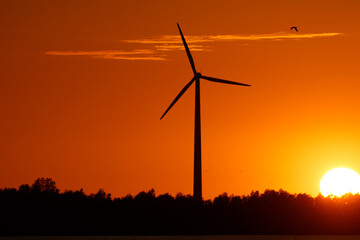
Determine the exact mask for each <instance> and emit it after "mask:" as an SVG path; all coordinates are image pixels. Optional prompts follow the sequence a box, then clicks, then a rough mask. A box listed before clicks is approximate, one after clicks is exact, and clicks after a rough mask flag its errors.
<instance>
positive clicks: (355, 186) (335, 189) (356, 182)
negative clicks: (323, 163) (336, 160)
mask: <svg viewBox="0 0 360 240" xmlns="http://www.w3.org/2000/svg"><path fill="white" fill-rule="evenodd" d="M320 191H321V194H322V195H324V196H325V197H327V196H329V195H335V196H338V197H340V196H342V195H344V194H346V193H353V194H355V193H359V192H360V176H359V174H357V173H356V172H355V171H354V170H351V169H348V168H334V169H332V170H330V171H328V172H327V173H326V174H325V175H324V176H323V178H322V179H321V182H320Z"/></svg>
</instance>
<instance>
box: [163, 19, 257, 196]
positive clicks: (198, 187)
mask: <svg viewBox="0 0 360 240" xmlns="http://www.w3.org/2000/svg"><path fill="white" fill-rule="evenodd" d="M177 26H178V29H179V32H180V35H181V39H182V42H183V44H184V47H185V50H186V54H187V56H188V58H189V62H190V65H191V68H192V70H193V72H194V77H193V78H192V79H191V80H190V82H188V84H186V85H185V87H184V88H183V89H182V90H181V91H180V93H179V94H178V95H177V96H176V98H175V99H174V101H172V103H171V104H170V106H169V107H168V108H167V109H166V111H165V112H164V114H163V115H162V116H161V118H160V120H161V119H162V118H163V117H164V116H165V115H166V113H167V112H168V111H169V110H170V109H171V108H172V106H174V104H175V103H176V102H177V101H178V100H179V98H180V97H181V96H182V95H183V94H184V93H185V92H186V90H187V89H188V88H189V87H190V86H191V84H193V82H195V138H194V192H193V194H194V195H193V196H194V198H195V199H196V200H202V184H201V126H200V79H205V80H208V81H212V82H218V83H227V84H233V85H240V86H248V87H250V85H248V84H244V83H238V82H232V81H228V80H223V79H219V78H213V77H208V76H204V75H201V73H199V72H197V71H196V69H195V64H194V60H193V58H192V56H191V53H190V50H189V47H188V45H187V43H186V41H185V38H184V35H183V34H182V31H181V29H180V26H179V24H178V23H177Z"/></svg>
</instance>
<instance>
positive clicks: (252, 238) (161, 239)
mask: <svg viewBox="0 0 360 240" xmlns="http://www.w3.org/2000/svg"><path fill="white" fill-rule="evenodd" d="M0 239H1V240H27V239H29V240H358V239H360V236H349V235H338V236H333V235H331V236H329V235H320V236H319V235H315V236H313V235H305V236H304V235H272V236H269V235H241V236H239V235H218V236H206V235H205V236H78V237H74V236H50V237H49V236H44V237H28V236H26V237H25V236H24V237H3V238H1V237H0Z"/></svg>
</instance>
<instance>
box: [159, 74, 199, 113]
mask: <svg viewBox="0 0 360 240" xmlns="http://www.w3.org/2000/svg"><path fill="white" fill-rule="evenodd" d="M195 79H196V78H195V77H193V79H191V80H190V82H188V84H186V86H185V87H184V88H183V89H182V90H181V91H180V93H179V94H178V95H177V96H176V98H175V99H174V101H172V103H171V104H170V106H169V107H168V108H167V109H166V111H165V112H164V114H163V115H162V116H161V118H160V120H161V119H162V118H163V117H164V116H165V114H166V113H167V112H168V111H169V110H170V109H171V108H172V106H174V104H175V103H176V102H177V101H178V100H179V98H180V97H181V96H182V95H183V94H184V92H186V90H187V89H188V88H189V87H190V85H191V84H192V83H193V82H194V81H195Z"/></svg>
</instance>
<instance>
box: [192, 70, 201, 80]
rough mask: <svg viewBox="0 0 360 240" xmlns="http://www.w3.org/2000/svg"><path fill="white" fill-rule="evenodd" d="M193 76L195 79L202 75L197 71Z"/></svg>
mask: <svg viewBox="0 0 360 240" xmlns="http://www.w3.org/2000/svg"><path fill="white" fill-rule="evenodd" d="M194 77H195V78H197V79H199V78H201V77H202V75H201V73H199V72H197V73H195V74H194Z"/></svg>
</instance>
